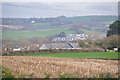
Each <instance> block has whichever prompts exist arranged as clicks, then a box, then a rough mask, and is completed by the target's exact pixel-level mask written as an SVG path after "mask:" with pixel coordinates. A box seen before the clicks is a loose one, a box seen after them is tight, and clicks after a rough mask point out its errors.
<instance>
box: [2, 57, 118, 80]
mask: <svg viewBox="0 0 120 80" xmlns="http://www.w3.org/2000/svg"><path fill="white" fill-rule="evenodd" d="M2 66H3V67H5V68H8V69H10V71H11V72H12V74H13V75H14V76H15V77H16V78H17V77H19V76H20V75H22V77H24V78H29V77H33V78H46V77H47V78H48V77H49V78H67V77H70V78H103V77H114V78H117V77H118V74H119V73H118V61H117V60H102V59H79V58H55V57H33V56H3V57H2Z"/></svg>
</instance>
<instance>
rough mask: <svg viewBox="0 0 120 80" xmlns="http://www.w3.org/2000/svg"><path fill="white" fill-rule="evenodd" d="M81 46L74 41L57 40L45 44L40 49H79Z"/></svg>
mask: <svg viewBox="0 0 120 80" xmlns="http://www.w3.org/2000/svg"><path fill="white" fill-rule="evenodd" d="M77 48H80V47H79V44H78V43H73V42H55V43H49V44H43V45H42V46H41V47H40V48H39V49H77Z"/></svg>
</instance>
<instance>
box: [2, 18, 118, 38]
mask: <svg viewBox="0 0 120 80" xmlns="http://www.w3.org/2000/svg"><path fill="white" fill-rule="evenodd" d="M116 20H117V16H75V17H65V16H59V17H55V18H2V28H3V31H4V34H3V35H4V36H5V37H7V34H9V31H10V33H12V31H19V32H20V33H21V34H22V33H24V31H31V30H32V31H33V32H34V31H36V30H37V31H38V30H39V31H40V32H39V35H40V34H41V30H43V31H44V30H47V32H48V33H51V29H55V30H56V31H58V32H60V31H61V32H64V31H66V29H67V33H71V31H72V33H75V34H79V33H87V34H89V33H104V34H106V32H107V30H108V29H109V25H110V24H112V23H113V22H114V21H116ZM64 28H65V29H64ZM6 31H7V32H6ZM19 32H18V33H19ZM45 32H46V31H45ZM58 32H57V33H58ZM13 33H14V32H13ZM26 33H27V32H26ZM57 33H56V32H55V33H54V34H57ZM42 34H43V35H46V34H47V33H42ZM54 34H47V36H50V35H54ZM11 35H14V34H11ZM16 35H17V32H16ZM16 35H15V36H16ZM18 35H19V34H18ZM31 35H32V34H31ZM20 36H21V35H20ZM33 36H38V35H35V34H34V35H33ZM41 36H42V35H41ZM41 36H40V37H41ZM21 37H22V36H21ZM24 37H26V36H24Z"/></svg>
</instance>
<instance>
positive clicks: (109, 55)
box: [22, 52, 118, 59]
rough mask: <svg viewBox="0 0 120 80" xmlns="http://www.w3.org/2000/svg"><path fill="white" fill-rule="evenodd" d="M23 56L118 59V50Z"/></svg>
mask: <svg viewBox="0 0 120 80" xmlns="http://www.w3.org/2000/svg"><path fill="white" fill-rule="evenodd" d="M22 56H36V57H59V58H107V59H117V58H118V52H92V53H83V52H80V53H57V54H55V53H54V54H39V53H38V54H30V55H29V54H27V55H22Z"/></svg>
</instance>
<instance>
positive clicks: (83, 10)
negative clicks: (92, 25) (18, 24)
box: [2, 2, 117, 17]
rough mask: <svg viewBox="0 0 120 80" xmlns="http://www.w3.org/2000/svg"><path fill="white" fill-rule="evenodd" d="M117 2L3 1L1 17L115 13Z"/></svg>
mask: <svg viewBox="0 0 120 80" xmlns="http://www.w3.org/2000/svg"><path fill="white" fill-rule="evenodd" d="M116 4H117V3H112V2H111V3H110V2H108V3H107V2H106V3H103V2H101V3H96V2H84V3H83V2H59V3H58V2H43V3H42V2H19V3H18V2H7V3H6V2H5V3H3V4H2V8H3V17H55V16H60V15H65V16H81V15H91V14H101V15H103V14H108V15H115V14H117V12H116V11H117V9H116V7H117V6H116Z"/></svg>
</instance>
